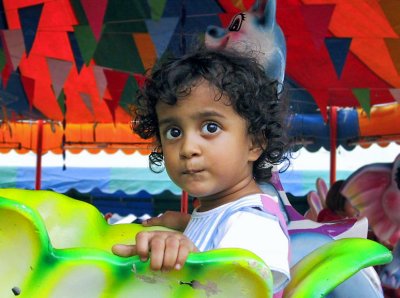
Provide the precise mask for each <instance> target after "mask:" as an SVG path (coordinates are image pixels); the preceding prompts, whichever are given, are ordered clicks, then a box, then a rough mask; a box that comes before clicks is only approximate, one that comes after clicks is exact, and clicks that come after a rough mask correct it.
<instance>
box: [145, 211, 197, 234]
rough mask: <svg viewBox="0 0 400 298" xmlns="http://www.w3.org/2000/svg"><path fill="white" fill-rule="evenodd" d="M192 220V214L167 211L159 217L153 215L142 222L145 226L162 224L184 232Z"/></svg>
mask: <svg viewBox="0 0 400 298" xmlns="http://www.w3.org/2000/svg"><path fill="white" fill-rule="evenodd" d="M189 220H190V214H186V213H182V212H177V211H166V212H165V213H164V214H162V215H160V216H158V217H152V218H149V219H147V220H145V221H143V222H142V225H143V226H145V227H152V226H162V227H166V228H170V229H174V230H177V231H181V232H183V231H184V230H185V229H186V226H187V225H188V223H189Z"/></svg>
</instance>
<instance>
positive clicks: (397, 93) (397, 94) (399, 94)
mask: <svg viewBox="0 0 400 298" xmlns="http://www.w3.org/2000/svg"><path fill="white" fill-rule="evenodd" d="M389 91H390V94H392V96H393V98H394V99H395V100H396V101H397V102H398V103H400V89H397V88H391V89H389Z"/></svg>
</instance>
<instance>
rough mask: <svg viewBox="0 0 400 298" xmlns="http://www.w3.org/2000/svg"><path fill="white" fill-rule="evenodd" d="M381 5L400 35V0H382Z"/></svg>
mask: <svg viewBox="0 0 400 298" xmlns="http://www.w3.org/2000/svg"><path fill="white" fill-rule="evenodd" d="M379 6H380V7H381V8H382V10H383V12H384V13H385V16H386V18H387V20H388V21H389V23H390V24H391V25H392V28H393V30H395V31H396V33H397V34H398V35H400V26H399V11H400V1H399V0H380V1H379Z"/></svg>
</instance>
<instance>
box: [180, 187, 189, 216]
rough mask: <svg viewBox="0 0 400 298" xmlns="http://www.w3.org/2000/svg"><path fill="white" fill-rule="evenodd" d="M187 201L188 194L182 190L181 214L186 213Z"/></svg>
mask: <svg viewBox="0 0 400 298" xmlns="http://www.w3.org/2000/svg"><path fill="white" fill-rule="evenodd" d="M188 201H189V196H188V193H187V192H186V191H184V190H182V196H181V212H182V213H188V211H189V209H188V205H189V203H188Z"/></svg>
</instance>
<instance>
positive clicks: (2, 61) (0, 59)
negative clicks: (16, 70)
mask: <svg viewBox="0 0 400 298" xmlns="http://www.w3.org/2000/svg"><path fill="white" fill-rule="evenodd" d="M6 63H7V60H6V55H5V54H4V51H3V49H2V48H0V72H2V71H3V69H4V67H5V66H6Z"/></svg>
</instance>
